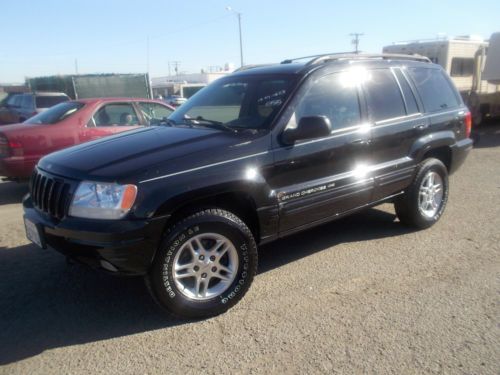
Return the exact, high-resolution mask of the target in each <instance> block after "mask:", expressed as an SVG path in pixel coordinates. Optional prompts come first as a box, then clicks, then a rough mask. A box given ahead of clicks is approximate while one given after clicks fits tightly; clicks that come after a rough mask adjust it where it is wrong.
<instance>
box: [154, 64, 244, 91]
mask: <svg viewBox="0 0 500 375" xmlns="http://www.w3.org/2000/svg"><path fill="white" fill-rule="evenodd" d="M233 71H234V66H233V65H231V64H226V65H225V66H224V68H218V69H215V70H214V69H210V70H209V71H205V70H203V69H202V71H201V72H200V73H180V74H175V75H169V76H164V77H155V78H151V86H152V88H153V95H154V97H155V98H157V97H159V96H162V97H167V96H171V95H179V96H182V97H184V98H189V97H190V96H192V95H194V94H195V93H196V92H197V91H198V90H200V89H201V88H203V87H205V86H206V85H208V84H210V83H212V82H213V81H215V80H217V79H219V78H221V77H224V76H226V75H228V74H230V73H232V72H233Z"/></svg>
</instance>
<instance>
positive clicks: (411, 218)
mask: <svg viewBox="0 0 500 375" xmlns="http://www.w3.org/2000/svg"><path fill="white" fill-rule="evenodd" d="M430 172H435V173H437V174H438V175H439V176H440V177H441V180H442V189H443V195H442V199H441V202H440V203H439V205H438V207H437V209H436V212H435V214H433V215H432V216H428V215H425V214H424V213H423V212H422V210H421V209H420V208H419V193H420V187H421V185H422V182H423V180H424V179H425V178H426V176H427V175H428V174H429V173H430ZM448 194H449V183H448V170H447V169H446V166H445V165H444V164H443V163H442V162H441V161H440V160H438V159H434V158H429V159H425V160H424V161H422V162H421V163H420V164H419V165H418V167H417V171H416V174H415V178H414V179H413V182H412V184H411V185H410V186H409V187H408V188H407V189H406V191H405V193H404V194H403V195H401V196H399V197H398V198H397V199H396V200H395V202H394V207H395V209H396V215H397V216H398V218H399V221H400V222H401V223H403V224H405V225H408V226H411V227H415V228H418V229H425V228H429V227H430V226H432V225H434V224H435V223H436V222H437V221H438V220H439V218H440V217H441V215H442V214H443V212H444V209H445V207H446V202H447V201H448Z"/></svg>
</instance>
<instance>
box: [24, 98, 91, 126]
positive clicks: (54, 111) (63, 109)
mask: <svg viewBox="0 0 500 375" xmlns="http://www.w3.org/2000/svg"><path fill="white" fill-rule="evenodd" d="M83 106H84V104H83V103H80V102H65V103H60V104H57V105H55V106H53V107H52V108H50V109H48V110H46V111H43V112H41V113H39V114H38V115H36V116H33V117H32V118H30V119H28V120H26V121H25V123H27V124H55V123H57V122H60V121H62V120H64V119H66V118H68V117H69V116H72V115H74V114H75V113H76V112H78V111H79V110H80V109H81V108H82V107H83Z"/></svg>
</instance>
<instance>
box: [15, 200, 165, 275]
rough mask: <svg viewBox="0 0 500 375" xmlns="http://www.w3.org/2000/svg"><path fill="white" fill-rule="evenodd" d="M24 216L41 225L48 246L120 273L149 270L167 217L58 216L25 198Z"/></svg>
mask: <svg viewBox="0 0 500 375" xmlns="http://www.w3.org/2000/svg"><path fill="white" fill-rule="evenodd" d="M23 207H24V216H25V218H27V219H28V220H30V221H31V222H33V223H34V224H36V225H37V226H38V227H39V230H40V232H41V235H42V236H43V239H44V243H46V244H47V246H48V247H50V248H53V249H54V250H57V251H58V252H60V253H62V254H64V255H66V256H68V257H70V258H72V259H74V260H76V261H77V262H80V263H84V264H87V265H90V266H92V267H94V268H101V269H104V270H107V271H110V272H112V273H114V274H120V275H144V274H146V273H147V271H148V269H149V267H150V266H151V263H152V262H153V258H154V256H155V253H156V250H157V249H158V246H159V245H160V241H161V236H162V233H163V229H164V226H165V222H166V220H167V218H168V217H160V218H154V219H147V220H90V219H81V218H73V217H66V218H64V219H63V220H60V221H59V220H56V219H54V218H52V217H50V216H49V215H47V214H45V213H43V212H40V211H39V210H37V209H36V208H35V207H33V204H32V201H31V198H30V197H29V196H27V197H26V198H25V199H24V200H23Z"/></svg>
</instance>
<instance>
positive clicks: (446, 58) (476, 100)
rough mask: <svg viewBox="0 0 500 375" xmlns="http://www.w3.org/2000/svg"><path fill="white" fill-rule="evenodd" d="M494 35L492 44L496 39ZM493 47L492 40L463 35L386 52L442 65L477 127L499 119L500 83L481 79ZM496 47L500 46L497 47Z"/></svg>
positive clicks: (499, 62)
mask: <svg viewBox="0 0 500 375" xmlns="http://www.w3.org/2000/svg"><path fill="white" fill-rule="evenodd" d="M494 35H495V34H493V35H492V37H491V39H490V41H492V40H493V39H494ZM496 43H498V42H496ZM491 47H493V45H490V42H489V41H484V40H482V39H481V38H478V37H471V36H463V37H456V38H451V39H436V40H423V41H411V42H400V43H395V44H393V45H390V46H385V47H384V48H383V52H384V53H404V54H419V55H422V56H427V57H428V58H429V59H430V60H431V61H432V62H434V63H436V64H439V65H441V66H442V67H443V68H444V70H446V72H447V73H448V74H449V75H450V77H451V79H452V81H453V82H454V83H455V86H456V87H457V88H458V90H459V91H460V94H461V95H462V98H463V99H464V101H465V104H466V105H467V106H468V107H469V109H470V111H471V113H472V119H473V122H474V124H475V125H479V124H480V123H481V122H482V121H483V119H485V118H489V117H497V116H500V86H499V85H498V83H497V84H492V83H490V82H488V80H486V79H485V78H484V77H483V76H482V71H483V69H484V68H485V64H486V61H487V59H488V57H487V56H488V55H489V52H488V50H489V49H490V48H491ZM494 48H496V49H498V48H500V47H499V46H498V45H496V47H494ZM494 56H495V55H494ZM490 65H497V66H498V65H500V59H499V58H498V54H496V61H491V63H490Z"/></svg>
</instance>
